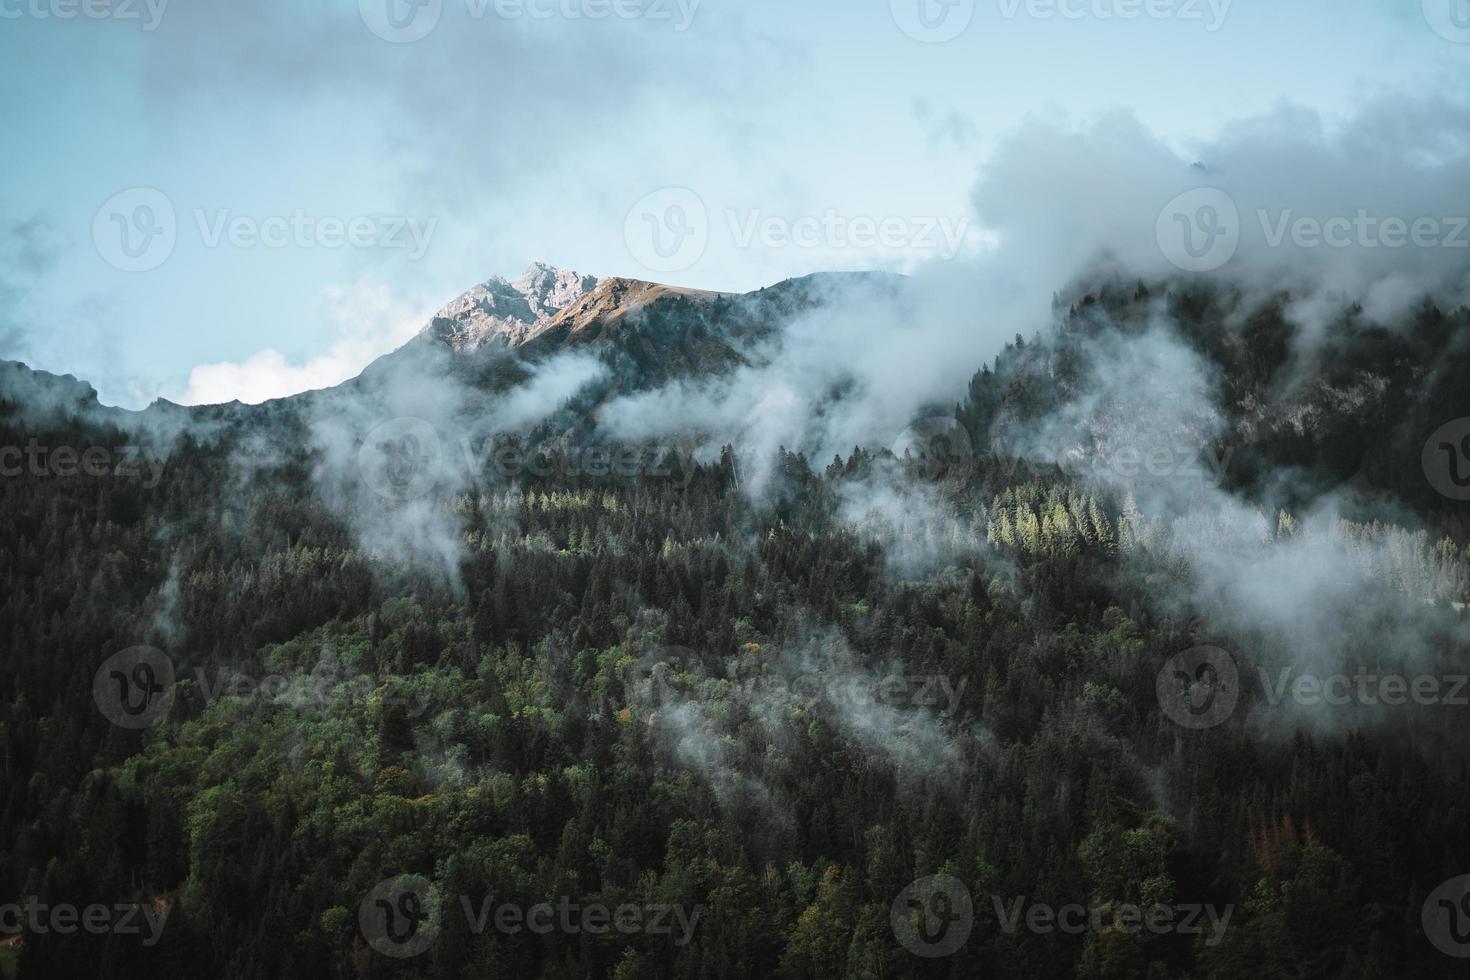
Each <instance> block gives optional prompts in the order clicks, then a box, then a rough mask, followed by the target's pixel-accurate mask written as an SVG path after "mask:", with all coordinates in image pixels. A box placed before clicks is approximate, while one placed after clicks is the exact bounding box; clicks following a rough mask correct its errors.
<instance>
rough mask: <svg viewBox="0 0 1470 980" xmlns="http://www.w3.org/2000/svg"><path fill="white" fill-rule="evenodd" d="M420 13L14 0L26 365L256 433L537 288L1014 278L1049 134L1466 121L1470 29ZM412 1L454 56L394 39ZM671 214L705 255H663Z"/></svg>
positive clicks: (1171, 7)
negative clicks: (480, 290) (658, 244)
mask: <svg viewBox="0 0 1470 980" xmlns="http://www.w3.org/2000/svg"><path fill="white" fill-rule="evenodd" d="M424 2H426V3H427V4H428V5H427V6H423V7H419V8H415V7H412V6H410V5H409V3H410V0H361V2H360V3H359V2H358V0H351V2H340V0H334V2H330V3H325V4H318V5H312V6H313V8H314V9H313V10H311V11H310V12H302V11H298V10H295V9H293V8H294V7H295V6H296V5H288V4H287V3H285V2H276V0H269V2H258V3H250V4H243V3H237V2H227V0H171V2H164V0H152V7H151V8H150V7H149V6H148V5H147V4H146V3H145V2H144V0H134V2H131V3H128V2H124V0H113V2H112V3H110V4H105V3H101V2H100V0H86V2H83V0H0V80H3V83H4V90H5V91H6V92H7V93H8V95H9V97H8V98H7V99H6V100H5V102H4V108H3V109H0V117H3V120H4V123H3V128H4V132H5V145H6V148H7V154H6V156H7V162H8V173H9V175H10V176H9V179H8V180H6V181H5V182H4V185H3V187H0V304H3V308H0V344H3V346H0V357H8V358H19V359H22V360H25V361H27V362H28V363H31V364H33V365H35V366H37V367H41V368H45V369H47V370H52V371H58V372H66V373H72V374H76V375H78V376H80V377H83V378H86V379H87V380H89V381H92V382H93V383H94V384H95V385H96V386H97V387H98V389H99V391H100V392H101V394H102V397H103V400H104V401H105V402H108V403H111V404H121V405H126V406H129V407H139V406H141V405H144V404H147V403H148V402H149V401H151V400H152V399H153V398H156V397H159V396H164V397H169V398H173V399H175V400H188V401H210V400H221V399H225V398H230V397H237V396H238V397H244V398H246V399H247V400H252V401H254V400H259V399H260V398H263V397H267V396H270V395H277V394H284V393H286V392H288V391H295V390H301V389H302V388H306V387H313V386H317V385H321V384H328V383H333V382H335V381H338V380H341V379H342V378H344V377H346V376H349V375H350V374H352V373H355V371H356V370H358V369H360V367H361V366H362V364H363V363H365V362H366V361H367V360H368V359H370V358H371V357H372V356H375V355H376V354H380V353H383V352H386V351H387V350H390V349H392V348H393V347H394V346H396V345H397V344H398V343H401V342H402V341H403V339H405V338H406V337H407V336H408V335H410V334H411V333H412V332H413V331H414V330H415V329H416V328H417V327H418V326H419V325H421V324H422V323H423V322H424V320H425V318H426V317H427V316H428V315H429V314H430V313H432V311H433V310H434V309H436V308H437V307H438V306H439V305H441V304H442V303H443V302H445V301H447V300H448V299H449V298H451V297H452V296H453V295H455V294H457V293H458V292H460V291H462V290H463V289H465V288H467V287H468V286H470V285H472V284H473V283H475V282H477V281H480V280H483V279H484V278H486V277H488V276H490V275H494V274H502V275H507V276H513V275H515V274H517V273H519V272H520V270H521V269H523V268H524V267H525V266H526V265H527V264H528V263H529V262H531V261H532V260H544V261H547V262H550V263H553V264H556V265H560V266H565V267H570V268H574V269H577V270H578V271H581V272H585V273H591V274H596V275H626V276H634V277H639V278H651V279H661V280H664V281H672V282H677V283H680V284H685V285H692V286H701V287H707V288H716V289H731V290H745V289H751V288H755V287H758V286H761V285H765V284H768V283H771V282H774V281H778V280H780V279H783V278H786V277H788V276H792V275H801V274H805V273H808V272H812V271H816V270H819V269H835V268H887V269H898V270H910V269H912V268H914V267H916V266H918V265H920V264H922V263H924V262H929V261H944V260H946V259H948V258H950V257H951V256H954V255H960V254H963V255H970V254H975V253H977V252H983V251H985V250H987V249H990V248H1004V247H1005V242H1004V241H1003V240H998V239H997V237H996V236H995V235H993V234H992V233H991V231H990V230H989V229H988V228H987V225H986V222H985V215H984V214H976V213H974V207H973V203H972V201H973V196H972V194H973V190H974V188H975V186H976V183H977V180H979V179H980V178H981V177H982V175H983V173H984V168H985V165H986V162H987V160H989V159H990V158H991V156H992V155H993V154H994V152H995V150H996V148H997V146H999V145H1001V144H1002V143H1003V142H1004V141H1005V140H1006V139H1007V137H1008V135H1009V134H1011V133H1013V132H1014V131H1015V130H1016V129H1017V127H1018V126H1020V125H1021V124H1023V123H1024V122H1025V121H1027V120H1028V119H1037V118H1043V119H1050V120H1052V121H1053V122H1057V123H1058V124H1059V125H1067V124H1072V123H1075V124H1076V125H1084V124H1086V123H1087V121H1088V120H1090V119H1092V118H1095V117H1097V116H1099V115H1101V114H1105V113H1109V112H1114V111H1117V110H1124V111H1127V112H1130V113H1132V114H1134V115H1135V116H1136V117H1137V118H1138V119H1139V121H1140V122H1141V123H1142V125H1143V126H1144V127H1146V128H1147V129H1148V130H1150V131H1152V132H1153V133H1154V134H1156V135H1157V136H1158V137H1159V138H1161V139H1162V140H1164V141H1165V142H1166V143H1168V144H1169V145H1171V146H1174V147H1176V148H1178V149H1179V150H1180V151H1181V152H1183V153H1185V154H1187V153H1188V148H1189V147H1190V146H1191V145H1194V144H1195V143H1196V141H1208V140H1210V139H1212V138H1213V137H1214V136H1215V135H1216V134H1218V133H1219V131H1220V130H1221V128H1222V127H1224V126H1226V125H1227V124H1228V123H1229V122H1230V121H1231V120H1233V119H1238V118H1243V117H1250V116H1254V115H1259V114H1262V113H1266V112H1268V111H1271V110H1273V109H1274V108H1276V107H1278V106H1279V105H1280V104H1282V103H1283V102H1290V103H1292V104H1295V105H1298V106H1301V107H1304V108H1306V109H1309V110H1315V111H1316V112H1318V113H1320V114H1321V115H1322V116H1323V117H1324V118H1325V119H1326V120H1327V123H1328V125H1329V126H1331V125H1333V124H1334V122H1335V121H1338V120H1343V119H1346V118H1348V117H1349V116H1351V115H1352V114H1353V112H1354V111H1355V110H1356V108H1357V107H1358V106H1360V105H1361V104H1362V103H1363V102H1364V101H1366V100H1368V99H1369V98H1371V97H1374V96H1378V95H1382V94H1384V93H1398V94H1410V95H1412V94H1414V93H1433V94H1434V95H1436V96H1437V97H1440V98H1447V99H1455V100H1459V99H1461V98H1462V96H1463V94H1464V86H1465V82H1466V79H1467V74H1466V69H1467V64H1470V62H1467V59H1470V43H1461V42H1464V41H1470V30H1465V29H1461V28H1460V27H1459V26H1458V25H1459V24H1461V23H1463V24H1467V25H1470V3H1467V2H1465V0H1425V2H1424V3H1423V4H1421V3H1420V2H1419V0H1403V2H1396V3H1390V2H1387V0H1379V2H1363V0H1339V2H1335V3H1328V2H1319V0H1230V2H1227V0H1213V4H1212V3H1211V2H1210V0H1056V2H1048V0H1029V2H1022V0H973V3H971V2H970V0H955V4H954V5H953V6H951V7H944V6H941V5H940V4H939V0H922V2H924V3H926V4H932V6H930V7H929V8H928V9H929V12H930V13H931V15H932V16H931V17H930V18H929V23H931V24H935V25H938V26H937V27H936V29H935V30H936V31H937V32H938V33H941V34H942V33H954V34H955V36H954V37H953V38H951V39H949V40H946V41H942V42H936V41H934V40H933V39H932V36H931V38H930V39H929V40H925V39H923V37H924V35H925V33H926V32H925V30H924V29H923V28H922V27H918V26H916V25H919V24H920V23H921V22H920V21H918V20H917V19H916V18H915V13H916V10H915V9H914V5H915V4H916V3H918V2H920V0H892V2H890V0H806V2H801V0H785V2H777V0H738V2H737V0H702V2H699V3H697V4H694V3H693V0H683V6H682V7H681V6H680V3H679V2H678V0H667V2H664V0H642V2H643V3H644V4H647V3H653V4H654V7H653V9H647V10H642V11H641V13H640V10H639V8H638V2H637V0H617V2H616V3H614V0H498V3H497V2H488V3H483V4H482V3H478V2H477V0H424ZM389 4H393V5H396V6H395V8H394V12H395V13H396V14H397V15H398V20H397V21H396V22H397V23H402V24H406V25H407V27H406V30H407V31H409V32H410V33H413V32H418V31H421V30H423V29H426V28H427V27H428V26H430V25H432V29H431V30H428V32H427V34H425V36H423V37H421V38H419V39H417V40H412V41H404V40H401V39H400V40H397V41H394V40H387V39H385V38H384V37H381V36H379V33H387V34H390V35H391V34H392V33H393V27H392V24H393V23H394V22H392V21H389V20H387V19H386V15H387V13H388V12H389V7H388V5H389ZM971 8H973V9H971ZM599 10H601V11H606V12H608V16H605V17H602V18H597V19H594V18H593V17H591V16H589V14H592V13H596V12H598V11H599ZM1130 12H1133V14H1134V15H1133V16H1128V14H1129V13H1130ZM533 13H534V14H536V15H535V16H533ZM65 14H71V15H73V16H71V17H70V18H69V19H63V17H62V15H65ZM576 14H579V15H581V16H572V15H576ZM134 15H135V16H134ZM946 17H948V18H950V19H946ZM415 18H417V19H415ZM425 18H427V19H425ZM956 18H957V19H956ZM904 26H908V27H909V28H910V31H909V32H906V31H905V30H904ZM374 27H376V28H377V29H378V31H379V33H374ZM1436 28H1438V29H1437V30H1436ZM913 34H917V35H920V36H919V37H915V36H912V35H913ZM671 195H672V196H671ZM691 195H692V196H691ZM650 200H651V201H653V202H654V203H655V204H657V205H659V206H660V207H664V206H665V205H666V204H667V202H669V201H674V202H676V203H681V204H682V203H688V202H694V203H693V204H691V205H690V207H697V208H698V209H700V210H701V214H699V215H697V216H696V218H695V220H697V221H700V222H702V234H701V235H700V236H699V239H700V247H699V248H697V249H696V250H694V251H693V252H688V253H686V254H680V255H674V256H672V257H668V261H667V262H665V261H663V260H662V259H660V258H659V257H658V256H657V255H653V256H650V254H649V253H648V251H647V249H646V247H643V246H640V244H639V243H638V242H637V241H636V240H633V239H635V238H636V235H637V226H638V223H639V222H638V219H639V215H638V214H637V213H636V212H635V206H641V205H640V202H647V201H650ZM165 212H171V214H172V217H171V220H170V218H169V215H168V214H167V213H165ZM630 212H635V213H632V214H631V220H630ZM659 213H661V214H662V213H666V212H665V211H661V212H659ZM680 213H684V212H680ZM865 221H866V222H868V223H870V225H871V226H875V227H876V226H881V225H882V224H883V223H885V222H887V223H888V224H889V225H890V226H891V230H893V231H894V234H893V235H891V236H888V239H885V240H883V241H872V240H871V237H872V236H868V237H864V235H863V234H861V231H860V230H859V229H861V227H862V224H863V222H865ZM119 222H121V224H119ZM630 227H631V228H632V229H633V230H632V231H631V232H630V231H629V229H630ZM834 228H835V229H838V230H835V231H834V230H833V229H834ZM165 229H167V230H168V231H169V232H170V233H168V234H163V235H160V234H159V233H160V232H162V231H164V230H165ZM147 232H152V233H153V234H152V235H151V237H146V238H145V237H144V235H145V233H147ZM124 235H127V236H128V238H127V239H124V237H123V236H124ZM630 235H631V236H632V237H631V238H630ZM951 239H953V240H952V241H951ZM127 242H131V244H130V245H128V248H129V249H131V250H132V251H134V252H136V253H137V254H135V255H130V254H128V250H126V249H124V248H123V246H124V244H126V243H127ZM651 266H652V267H651Z"/></svg>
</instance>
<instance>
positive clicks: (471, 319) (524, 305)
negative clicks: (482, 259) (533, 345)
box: [423, 262, 597, 351]
mask: <svg viewBox="0 0 1470 980" xmlns="http://www.w3.org/2000/svg"><path fill="white" fill-rule="evenodd" d="M596 286H597V278H596V277H595V276H584V275H580V274H578V273H576V272H572V271H570V270H567V269H556V268H553V267H551V266H549V265H545V264H543V263H541V262H534V263H532V264H531V266H530V267H529V268H528V269H526V271H525V272H523V273H522V274H521V275H520V276H519V277H518V278H516V279H515V280H507V279H505V278H503V277H501V276H495V277H494V278H492V279H488V280H486V281H485V282H483V283H481V284H480V285H478V286H475V287H474V288H473V289H471V290H469V291H468V292H466V293H463V294H461V295H460V296H457V297H455V298H454V299H453V300H451V301H450V302H449V303H448V304H446V305H445V307H444V308H443V309H441V310H440V311H439V312H438V313H436V314H434V319H433V320H432V322H431V323H430V324H429V326H428V327H427V328H425V330H424V333H423V336H425V337H428V338H430V339H432V340H437V341H439V342H441V343H444V344H446V345H447V346H449V347H450V348H452V349H454V350H456V351H475V350H479V349H480V348H481V347H484V346H486V345H489V344H498V345H499V346H502V347H517V346H519V345H520V344H522V343H524V342H525V340H526V339H527V338H528V337H530V336H531V335H532V334H534V333H536V332H537V331H538V329H539V328H540V327H542V326H544V325H545V324H546V323H547V322H549V321H550V320H551V318H552V317H554V316H555V315H556V314H557V313H558V312H560V311H561V310H562V309H563V308H564V307H566V306H568V305H569V304H571V303H574V302H576V301H577V300H578V299H580V298H581V297H582V296H584V295H586V294H587V293H589V292H591V291H592V290H593V289H594V288H596Z"/></svg>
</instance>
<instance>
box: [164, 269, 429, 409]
mask: <svg viewBox="0 0 1470 980" xmlns="http://www.w3.org/2000/svg"><path fill="white" fill-rule="evenodd" d="M323 299H324V307H325V309H324V311H323V312H324V318H325V319H326V321H327V322H328V323H331V324H332V325H333V326H334V330H335V339H334V340H333V341H332V344H331V347H330V348H329V349H328V351H327V353H325V354H319V355H317V356H315V357H312V358H309V359H307V360H306V361H305V362H303V363H300V364H292V363H290V362H289V361H288V360H287V359H286V357H285V355H283V354H282V353H281V352H280V351H277V350H274V349H272V348H267V349H265V350H262V351H259V352H257V353H255V354H252V355H251V356H250V357H248V358H246V359H245V360H243V361H238V362H229V361H226V362H221V363H217V364H201V365H199V366H197V367H195V368H194V369H193V370H192V371H190V372H189V382H188V388H187V390H185V392H184V394H183V395H182V397H181V398H180V399H179V400H180V402H181V403H182V404H185V405H210V404H217V403H220V402H228V401H234V400H236V399H238V400H240V401H242V402H245V403H246V404H251V405H254V404H258V403H260V402H263V401H268V400H270V399H272V398H283V397H285V396H287V395H292V394H296V393H297V392H302V391H312V390H316V389H320V388H330V387H332V386H333V385H338V384H341V383H342V382H344V381H347V380H349V379H351V378H354V377H356V376H357V375H358V374H360V373H361V372H362V370H363V368H365V367H367V366H368V365H369V364H371V363H372V362H373V361H374V360H376V359H377V358H378V357H379V356H381V355H382V354H385V353H387V352H388V351H390V350H393V349H394V348H396V347H398V346H400V345H402V344H403V343H405V342H407V341H408V340H409V339H410V338H412V337H413V336H414V334H415V333H417V332H418V330H419V329H421V328H422V326H423V324H424V322H425V321H426V319H427V318H426V317H424V316H422V315H421V314H419V313H418V312H417V311H415V310H414V309H413V308H412V307H410V306H408V305H407V304H405V303H404V302H402V301H401V300H399V299H397V298H396V297H394V296H393V294H392V292H391V291H390V290H389V289H388V287H387V286H385V285H383V284H382V283H378V282H374V281H372V280H369V279H362V280H359V281H358V282H357V283H355V284H353V285H352V286H347V287H332V288H329V289H327V290H326V291H325V293H324V296H323Z"/></svg>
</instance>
